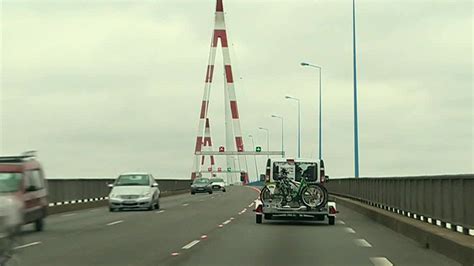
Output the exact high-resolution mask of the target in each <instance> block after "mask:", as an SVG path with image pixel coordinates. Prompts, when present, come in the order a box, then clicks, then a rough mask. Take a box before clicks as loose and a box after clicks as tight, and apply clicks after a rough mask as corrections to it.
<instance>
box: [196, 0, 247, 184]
mask: <svg viewBox="0 0 474 266" xmlns="http://www.w3.org/2000/svg"><path fill="white" fill-rule="evenodd" d="M219 40H220V43H221V47H222V54H223V59H224V73H225V88H224V89H225V102H226V110H229V111H230V115H226V121H225V122H226V146H227V147H226V149H227V150H228V151H239V152H243V151H244V142H243V138H242V132H241V128H240V117H239V109H238V107H237V98H236V94H235V87H234V78H233V75H232V67H231V61H230V52H229V45H228V39H227V31H226V26H225V19H224V6H223V3H222V0H216V13H215V19H214V32H213V35H212V39H211V48H210V53H209V60H208V65H207V71H206V79H205V86H204V95H203V100H202V103H201V113H200V121H199V126H198V133H197V138H196V147H195V152H200V151H202V146H203V137H202V135H203V133H204V130H205V127H204V126H205V122H207V121H208V109H209V94H210V88H211V84H212V78H213V73H214V63H215V59H216V51H217V46H218V43H219ZM232 142H234V143H232ZM242 159H243V160H246V157H245V156H239V160H242ZM211 160H212V159H211ZM239 165H246V164H245V162H244V163H240V161H239ZM227 167H231V168H232V169H233V170H236V169H235V167H234V162H233V157H230V156H227ZM240 170H242V169H240ZM245 172H247V170H246V171H245ZM200 173H201V164H199V155H195V161H194V169H193V172H192V175H191V178H192V179H194V178H196V176H197V175H200ZM247 182H248V176H247V175H246V177H245V180H244V183H247Z"/></svg>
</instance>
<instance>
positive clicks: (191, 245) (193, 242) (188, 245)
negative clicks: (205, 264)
mask: <svg viewBox="0 0 474 266" xmlns="http://www.w3.org/2000/svg"><path fill="white" fill-rule="evenodd" d="M197 243H199V240H194V241H192V242H191V243H189V244H187V245H186V246H184V247H183V249H190V248H192V247H193V246H194V245H196V244H197Z"/></svg>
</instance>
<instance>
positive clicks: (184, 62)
mask: <svg viewBox="0 0 474 266" xmlns="http://www.w3.org/2000/svg"><path fill="white" fill-rule="evenodd" d="M214 6H215V1H214V0H189V1H177V0H176V1H164V0H160V1H105V0H101V1H95V0H94V1H92V0H90V1H79V0H71V1H62V0H61V1H59V0H58V1H33V0H30V1H19V0H7V1H2V13H1V15H2V17H1V31H2V42H1V44H2V49H1V51H2V54H1V66H2V70H1V99H0V108H1V120H0V123H1V124H0V127H1V131H0V133H1V135H0V152H1V153H3V154H5V153H6V154H12V153H18V152H21V151H23V150H27V149H37V150H39V155H40V158H41V160H42V162H43V164H44V165H45V168H46V171H47V174H48V175H49V176H55V177H60V176H65V177H66V176H114V175H117V174H119V173H120V172H123V171H135V170H140V171H149V172H152V173H153V174H155V176H158V177H179V178H188V177H189V176H190V171H191V168H192V162H193V160H192V159H193V150H194V143H195V137H196V130H197V125H198V118H199V109H200V105H201V99H202V92H203V87H204V76H205V70H206V65H207V58H208V51H209V40H210V38H211V33H212V28H213V20H214ZM224 8H225V10H226V21H227V26H228V27H227V29H228V34H229V39H230V43H231V44H232V45H231V57H232V64H233V67H234V77H235V80H236V92H237V99H238V102H239V107H240V114H241V125H242V130H243V134H244V135H245V136H247V135H248V134H253V135H254V136H255V139H256V142H257V144H259V145H262V146H265V143H266V140H265V132H263V131H260V130H257V128H258V127H259V126H263V127H268V128H269V129H270V130H271V132H270V134H271V136H270V142H271V144H270V146H271V149H273V150H275V149H278V148H279V147H280V141H281V134H280V122H279V120H276V119H272V118H270V115H271V114H279V115H283V116H284V117H285V122H286V128H285V139H284V141H285V146H286V148H287V152H288V154H289V155H290V156H294V155H295V153H296V122H297V120H296V115H297V112H296V110H297V109H296V103H295V102H293V101H288V100H285V99H284V96H285V95H286V94H288V95H292V96H295V97H299V98H301V106H302V155H303V156H304V157H315V156H317V148H318V147H317V141H318V140H317V107H318V106H317V102H318V94H317V89H318V87H317V86H318V79H317V71H316V69H310V68H302V67H301V66H299V63H300V62H301V61H309V62H312V63H314V64H319V65H321V66H323V81H322V82H323V113H324V114H323V119H324V120H323V138H324V139H323V141H324V144H323V145H324V147H323V156H324V158H325V160H326V164H327V171H328V173H329V175H330V176H351V175H353V154H354V153H353V105H352V99H353V98H352V90H353V87H352V86H353V85H352V43H351V41H352V35H351V29H352V28H351V27H352V25H351V12H352V1H350V0H336V1H334V0H331V1H329V0H297V1H276V0H275V1H271V0H267V1H249V0H224ZM472 10H473V4H472V1H469V0H466V1H463V0H456V1H449V0H436V1H428V0H411V1H394V0H392V1H388V0H384V1H373V0H372V1H367V0H358V1H357V32H358V34H357V35H358V40H357V45H358V49H357V51H358V80H359V83H358V85H359V107H360V108H359V115H360V121H359V122H360V123H359V126H360V132H359V133H360V172H361V175H362V176H397V175H420V174H437V173H472V172H474V169H473V168H474V167H473V139H474V138H473V130H474V125H473V113H474V109H473V87H472V85H473V80H472V78H473V68H472V65H473V54H472V44H473V43H472V42H473V38H472V24H473V17H472ZM221 64H222V59H221V54H220V53H218V59H217V62H216V65H217V66H216V73H215V77H216V79H215V83H214V85H213V88H212V94H211V106H210V108H211V110H210V112H211V113H210V118H211V131H212V136H213V141H214V145H215V147H217V146H220V145H223V144H224V143H225V139H224V120H223V119H224V115H223V110H224V109H223V104H224V98H223V81H222V73H223V71H222V67H221ZM244 141H245V145H246V148H247V149H249V148H251V147H250V146H249V144H250V141H249V139H248V138H247V137H246V138H245V139H244ZM223 163H224V161H223V160H220V161H218V165H220V166H221V165H223ZM258 163H259V167H260V170H261V171H263V169H264V168H263V167H264V158H262V159H260V160H259V161H258ZM250 166H252V167H250ZM249 168H250V173H251V174H252V175H253V174H254V170H253V169H254V168H253V158H251V157H249Z"/></svg>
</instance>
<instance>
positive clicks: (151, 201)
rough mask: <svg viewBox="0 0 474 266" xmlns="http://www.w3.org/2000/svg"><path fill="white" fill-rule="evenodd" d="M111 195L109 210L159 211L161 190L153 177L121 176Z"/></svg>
mask: <svg viewBox="0 0 474 266" xmlns="http://www.w3.org/2000/svg"><path fill="white" fill-rule="evenodd" d="M109 186H110V187H112V191H110V194H109V210H110V211H111V212H113V211H115V210H120V209H147V210H153V209H159V208H160V189H159V188H158V183H156V181H155V179H154V178H153V176H152V175H150V174H147V173H127V174H122V175H120V176H119V177H118V178H117V180H115V182H114V183H113V184H109Z"/></svg>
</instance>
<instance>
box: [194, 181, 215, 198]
mask: <svg viewBox="0 0 474 266" xmlns="http://www.w3.org/2000/svg"><path fill="white" fill-rule="evenodd" d="M196 193H209V194H212V187H211V180H210V179H209V178H196V179H194V181H193V183H192V184H191V194H192V195H194V194H196Z"/></svg>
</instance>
